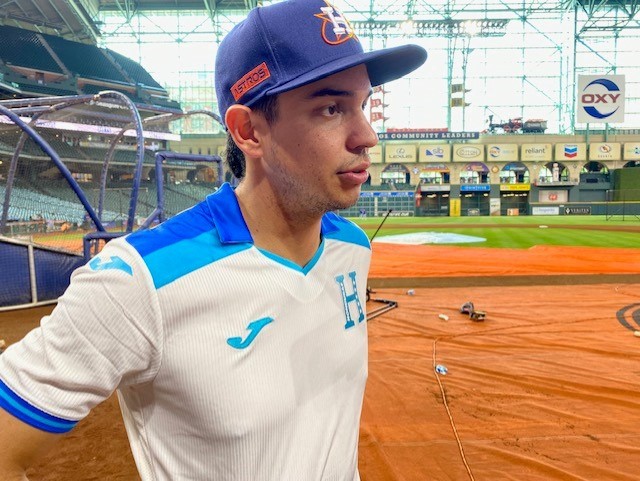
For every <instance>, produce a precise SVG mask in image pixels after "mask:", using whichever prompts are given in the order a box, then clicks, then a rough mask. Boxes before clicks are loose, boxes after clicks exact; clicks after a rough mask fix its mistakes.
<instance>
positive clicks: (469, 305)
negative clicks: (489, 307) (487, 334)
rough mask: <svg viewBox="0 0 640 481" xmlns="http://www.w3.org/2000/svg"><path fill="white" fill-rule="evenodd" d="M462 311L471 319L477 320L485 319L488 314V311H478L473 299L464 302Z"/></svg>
mask: <svg viewBox="0 0 640 481" xmlns="http://www.w3.org/2000/svg"><path fill="white" fill-rule="evenodd" d="M460 312H461V313H463V314H468V315H469V319H471V320H472V321H475V322H482V321H484V318H485V317H486V315H487V313H486V312H484V311H476V310H475V307H474V305H473V302H471V301H469V302H465V303H464V304H462V306H461V307H460Z"/></svg>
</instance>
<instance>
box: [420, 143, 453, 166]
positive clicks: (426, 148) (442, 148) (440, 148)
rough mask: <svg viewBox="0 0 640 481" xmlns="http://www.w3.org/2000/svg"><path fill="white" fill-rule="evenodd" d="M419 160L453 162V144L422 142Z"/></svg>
mask: <svg viewBox="0 0 640 481" xmlns="http://www.w3.org/2000/svg"><path fill="white" fill-rule="evenodd" d="M418 150H419V154H418V162H451V145H449V144H420V146H419V147H418Z"/></svg>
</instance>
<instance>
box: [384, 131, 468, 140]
mask: <svg viewBox="0 0 640 481" xmlns="http://www.w3.org/2000/svg"><path fill="white" fill-rule="evenodd" d="M479 138H480V132H378V139H379V140H467V139H479Z"/></svg>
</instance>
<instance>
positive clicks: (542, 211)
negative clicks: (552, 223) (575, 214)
mask: <svg viewBox="0 0 640 481" xmlns="http://www.w3.org/2000/svg"><path fill="white" fill-rule="evenodd" d="M531 214H533V215H560V207H532V208H531Z"/></svg>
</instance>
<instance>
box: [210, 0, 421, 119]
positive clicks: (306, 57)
mask: <svg viewBox="0 0 640 481" xmlns="http://www.w3.org/2000/svg"><path fill="white" fill-rule="evenodd" d="M426 59H427V52H426V50H425V49H423V48H422V47H420V46H418V45H403V46H400V47H394V48H388V49H383V50H376V51H373V52H365V51H364V50H363V48H362V45H361V44H360V41H359V40H358V37H356V35H355V33H354V31H353V29H352V28H351V25H350V24H349V22H348V21H347V20H346V18H345V17H344V15H342V13H340V11H338V10H337V9H336V8H335V7H333V6H332V5H331V4H330V3H329V2H328V1H323V0H285V1H283V2H279V3H275V4H272V5H269V6H266V7H258V8H254V9H253V10H251V11H250V12H249V14H248V16H247V18H246V19H244V20H243V21H242V22H240V23H239V24H238V25H236V26H235V27H234V28H233V29H232V30H231V32H229V34H228V35H227V36H226V37H225V38H224V39H223V40H222V42H221V43H220V46H219V49H218V55H217V57H216V80H215V85H216V95H217V97H218V106H219V108H220V116H221V118H222V120H223V121H224V118H225V114H226V112H227V109H228V108H229V107H230V106H231V105H233V104H242V105H247V106H251V105H253V104H255V103H256V102H257V101H258V100H260V99H262V98H263V97H266V96H268V95H274V94H278V93H282V92H286V91H288V90H292V89H295V88H297V87H301V86H303V85H306V84H309V83H312V82H315V81H316V80H320V79H321V78H324V77H328V76H329V75H333V74H335V73H338V72H341V71H342V70H346V69H348V68H351V67H355V66H356V65H360V64H365V65H366V66H367V71H368V73H369V79H370V81H371V85H372V86H374V87H375V86H376V85H381V84H383V83H386V82H389V81H391V80H395V79H397V78H400V77H402V76H403V75H406V74H408V73H409V72H412V71H413V70H415V69H417V68H418V67H420V66H421V65H422V64H423V63H424V62H425V60H426Z"/></svg>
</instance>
